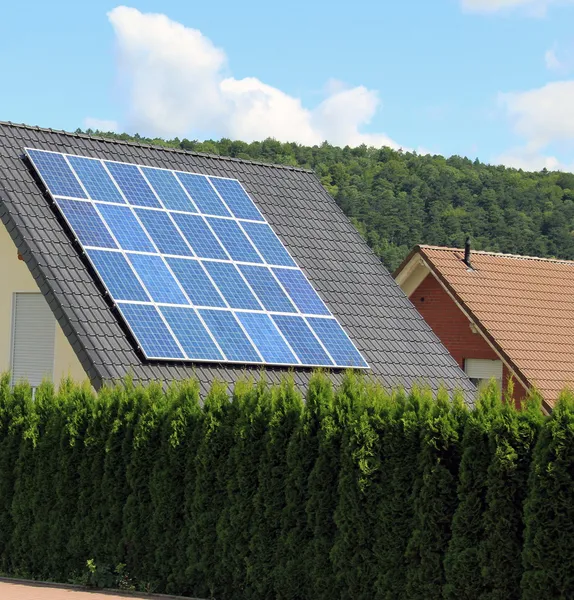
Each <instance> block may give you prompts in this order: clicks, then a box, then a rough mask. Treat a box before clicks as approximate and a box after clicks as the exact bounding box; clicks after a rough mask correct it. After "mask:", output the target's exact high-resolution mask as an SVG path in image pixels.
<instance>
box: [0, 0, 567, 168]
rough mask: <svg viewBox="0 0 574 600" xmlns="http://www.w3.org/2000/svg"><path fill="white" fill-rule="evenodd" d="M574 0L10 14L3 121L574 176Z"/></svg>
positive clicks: (3, 39)
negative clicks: (454, 159) (392, 150)
mask: <svg viewBox="0 0 574 600" xmlns="http://www.w3.org/2000/svg"><path fill="white" fill-rule="evenodd" d="M573 23H574V1H573V0H434V1H429V0H403V1H402V2H388V1H387V2H381V1H380V0H379V1H378V2H376V1H366V0H355V1H354V2H352V3H342V2H339V1H337V0H336V1H331V2H325V1H323V0H316V1H315V2H308V1H307V2H305V1H303V0H292V1H291V2H289V3H277V2H268V1H267V2H263V1H250V0H244V1H243V2H230V1H227V0H223V1H222V0H220V1H219V2H201V3H200V2H189V1H184V0H163V1H162V2H152V1H134V2H131V3H129V4H126V5H121V4H119V3H118V2H104V1H100V0H89V2H77V1H75V2H64V1H61V0H53V1H52V2H49V3H47V2H38V1H32V2H28V3H24V2H13V3H12V2H11V3H10V4H9V5H7V6H3V16H2V20H1V21H0V75H1V78H2V79H1V81H2V85H1V88H2V90H3V92H4V93H3V94H1V95H0V119H1V120H10V121H16V122H25V123H28V124H37V125H42V126H47V127H53V128H58V129H66V130H75V129H76V128H77V127H86V126H88V125H92V126H98V125H100V126H102V127H104V128H114V129H116V130H118V131H129V132H130V133H133V132H136V131H139V132H140V133H142V134H146V135H149V134H155V135H162V136H166V137H171V136H174V135H178V136H179V137H189V138H198V139H202V138H205V137H211V136H213V137H221V136H226V137H231V138H238V139H245V140H246V141H249V140H252V139H261V138H264V137H267V136H272V137H276V138H278V139H282V140H294V141H300V142H302V143H317V142H318V141H320V140H322V139H328V140H329V141H331V142H333V143H337V144H347V143H349V144H351V145H355V144H358V143H368V144H373V145H381V144H389V145H391V146H395V147H403V148H406V149H416V150H419V151H423V152H424V151H430V152H433V153H441V154H445V155H451V154H460V155H465V156H469V157H471V158H475V157H479V158H480V159H481V160H484V161H487V162H495V163H504V164H508V165H513V166H519V167H524V168H528V169H540V168H542V167H543V166H546V167H548V168H561V169H564V170H574V110H573V109H572V107H574V33H573V31H572V24H573Z"/></svg>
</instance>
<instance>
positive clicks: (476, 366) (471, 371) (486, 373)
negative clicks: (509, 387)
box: [464, 358, 502, 381]
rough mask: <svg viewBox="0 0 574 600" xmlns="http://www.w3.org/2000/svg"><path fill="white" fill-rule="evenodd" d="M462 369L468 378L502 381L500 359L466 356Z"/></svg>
mask: <svg viewBox="0 0 574 600" xmlns="http://www.w3.org/2000/svg"><path fill="white" fill-rule="evenodd" d="M464 370H465V372H466V374H467V375H468V376H469V378H470V379H487V380H490V379H492V378H493V377H494V379H498V380H500V381H502V361H501V360H486V359H483V358H467V359H465V361H464Z"/></svg>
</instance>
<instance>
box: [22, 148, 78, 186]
mask: <svg viewBox="0 0 574 600" xmlns="http://www.w3.org/2000/svg"><path fill="white" fill-rule="evenodd" d="M27 152H28V156H29V157H30V159H31V160H32V162H33V164H34V166H35V167H36V169H37V170H38V172H39V173H40V175H41V176H42V179H43V180H44V183H45V184H46V186H47V187H48V190H49V191H50V193H51V194H52V195H53V196H70V197H72V198H87V196H86V193H85V192H84V190H83V189H82V186H81V185H80V184H79V183H78V180H77V179H76V177H75V176H74V173H73V172H72V169H70V166H69V165H68V163H67V162H66V159H65V158H64V155H63V154H57V153H56V152H44V151H42V150H27Z"/></svg>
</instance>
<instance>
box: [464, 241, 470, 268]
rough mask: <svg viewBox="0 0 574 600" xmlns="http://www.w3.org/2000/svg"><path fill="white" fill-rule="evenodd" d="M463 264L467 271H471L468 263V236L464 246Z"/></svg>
mask: <svg viewBox="0 0 574 600" xmlns="http://www.w3.org/2000/svg"><path fill="white" fill-rule="evenodd" d="M464 264H465V265H466V266H467V267H468V268H469V269H472V264H471V263H470V236H467V238H466V242H465V244H464Z"/></svg>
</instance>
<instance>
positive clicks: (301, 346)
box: [273, 315, 333, 366]
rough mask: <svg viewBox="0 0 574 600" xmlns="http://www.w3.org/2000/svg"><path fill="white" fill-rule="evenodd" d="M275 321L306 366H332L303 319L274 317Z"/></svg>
mask: <svg viewBox="0 0 574 600" xmlns="http://www.w3.org/2000/svg"><path fill="white" fill-rule="evenodd" d="M273 320H274V321H275V323H276V324H277V326H278V327H279V329H280V330H281V332H282V333H283V335H284V336H285V338H286V340H287V341H288V342H289V344H290V346H291V348H293V350H294V351H295V353H296V354H297V356H298V357H299V360H300V361H301V362H302V363H303V364H304V365H317V366H319V365H322V366H325V365H332V364H333V362H332V361H331V360H330V359H329V357H328V356H327V354H326V353H325V351H324V350H323V348H322V347H321V344H319V342H318V341H317V339H316V338H315V336H314V335H313V332H312V331H311V330H310V329H309V327H308V325H307V323H305V321H304V319H303V318H302V317H288V316H285V315H273Z"/></svg>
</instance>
